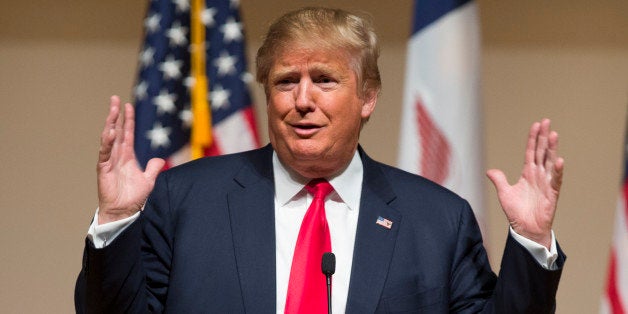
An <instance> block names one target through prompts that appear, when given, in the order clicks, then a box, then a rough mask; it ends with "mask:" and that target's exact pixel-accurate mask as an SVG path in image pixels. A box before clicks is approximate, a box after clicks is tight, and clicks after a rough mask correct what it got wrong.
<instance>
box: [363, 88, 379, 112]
mask: <svg viewBox="0 0 628 314" xmlns="http://www.w3.org/2000/svg"><path fill="white" fill-rule="evenodd" d="M378 95H379V90H377V89H369V90H367V91H366V92H365V93H364V104H363V105H362V119H368V118H369V117H370V116H371V114H372V113H373V111H375V105H376V104H377V96H378Z"/></svg>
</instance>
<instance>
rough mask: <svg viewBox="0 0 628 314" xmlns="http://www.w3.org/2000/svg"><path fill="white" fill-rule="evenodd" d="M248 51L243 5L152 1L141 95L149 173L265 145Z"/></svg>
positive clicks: (139, 120)
mask: <svg viewBox="0 0 628 314" xmlns="http://www.w3.org/2000/svg"><path fill="white" fill-rule="evenodd" d="M244 53H245V45H244V32H243V26H242V23H241V21H240V15H239V7H238V1H237V0H231V1H229V0H207V1H204V0H192V3H190V1H189V0H153V1H150V4H149V8H148V11H147V14H146V18H145V20H144V45H143V48H142V50H141V52H140V55H139V65H138V69H139V76H138V80H137V84H136V86H135V90H134V97H135V106H136V107H135V110H136V127H135V152H136V155H137V158H138V160H139V162H140V164H141V165H142V167H145V166H146V163H147V162H148V160H150V159H151V158H153V157H160V158H165V159H166V161H167V163H166V167H172V166H175V165H178V164H181V163H183V162H186V161H188V160H190V159H192V156H193V153H195V155H196V156H195V157H200V156H208V155H219V154H225V153H232V152H238V151H243V150H248V149H253V148H256V147H258V146H259V140H258V136H257V128H256V125H255V119H254V114H253V108H252V101H251V97H250V94H249V90H248V83H249V82H251V80H252V78H253V76H252V75H251V74H250V73H248V72H247V71H246V68H247V67H246V59H245V54H244ZM199 138H200V140H197V139H199Z"/></svg>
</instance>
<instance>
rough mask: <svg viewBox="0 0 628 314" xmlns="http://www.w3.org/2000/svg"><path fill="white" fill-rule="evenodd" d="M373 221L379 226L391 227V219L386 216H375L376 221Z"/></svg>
mask: <svg viewBox="0 0 628 314" xmlns="http://www.w3.org/2000/svg"><path fill="white" fill-rule="evenodd" d="M375 223H376V224H378V225H380V226H382V227H384V228H386V229H390V228H392V224H393V223H392V221H390V220H388V219H386V218H384V217H382V216H379V217H377V221H375Z"/></svg>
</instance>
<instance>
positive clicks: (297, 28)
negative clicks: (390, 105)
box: [255, 7, 382, 95]
mask: <svg viewBox="0 0 628 314" xmlns="http://www.w3.org/2000/svg"><path fill="white" fill-rule="evenodd" d="M294 43H309V44H312V45H313V46H315V47H321V48H325V49H329V50H330V51H334V50H339V49H342V50H343V51H345V52H346V53H347V55H348V56H349V58H350V59H351V66H352V68H353V70H354V71H355V74H356V76H357V81H358V86H361V87H362V88H361V90H358V93H359V94H360V95H364V94H365V93H366V92H367V91H376V92H377V93H379V90H380V88H381V84H382V83H381V78H380V75H379V68H378V66H377V59H378V58H379V44H378V41H377V35H376V34H375V31H374V29H373V25H372V23H371V21H370V20H369V19H368V18H366V17H359V16H357V15H354V14H351V13H349V12H346V11H343V10H340V9H330V8H318V7H308V8H302V9H299V10H296V11H292V12H289V13H287V14H285V15H283V16H282V17H280V18H279V19H277V20H276V21H275V22H274V23H273V24H271V26H270V28H269V29H268V33H266V37H265V38H264V42H263V43H262V46H261V47H260V48H259V50H257V57H256V60H255V61H256V69H257V81H258V82H259V83H261V84H262V85H263V86H264V90H265V91H266V92H267V93H268V83H269V82H268V76H269V74H270V68H271V67H272V66H273V63H274V62H275V58H276V57H277V56H278V55H279V54H280V53H281V52H282V51H283V48H286V47H287V46H288V45H290V44H294Z"/></svg>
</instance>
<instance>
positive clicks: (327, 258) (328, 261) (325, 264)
mask: <svg viewBox="0 0 628 314" xmlns="http://www.w3.org/2000/svg"><path fill="white" fill-rule="evenodd" d="M321 269H322V271H323V274H325V277H326V278H327V313H329V314H331V275H333V274H334V273H335V272H336V255H334V253H331V252H326V253H324V254H323V260H322V262H321Z"/></svg>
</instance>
